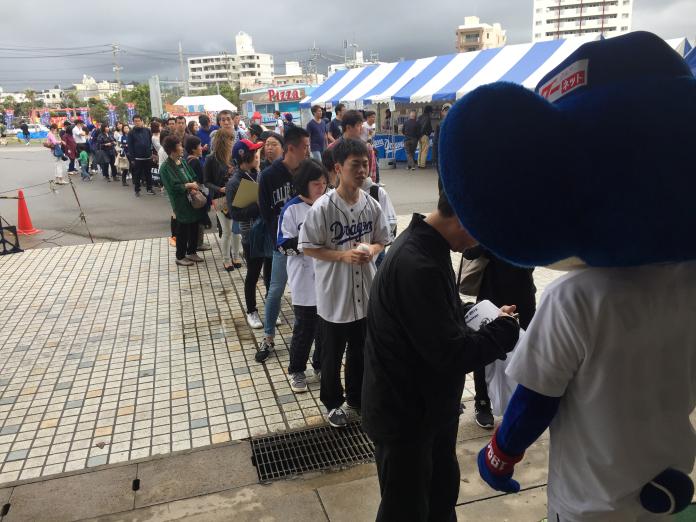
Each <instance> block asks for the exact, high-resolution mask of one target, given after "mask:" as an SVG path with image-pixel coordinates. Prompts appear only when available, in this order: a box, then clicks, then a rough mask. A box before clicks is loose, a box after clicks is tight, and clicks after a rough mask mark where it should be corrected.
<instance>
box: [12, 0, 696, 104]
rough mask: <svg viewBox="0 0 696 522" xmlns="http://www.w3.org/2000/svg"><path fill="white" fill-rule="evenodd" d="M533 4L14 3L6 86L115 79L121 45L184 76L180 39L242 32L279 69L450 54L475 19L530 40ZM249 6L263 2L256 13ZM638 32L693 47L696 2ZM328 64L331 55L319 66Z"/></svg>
mask: <svg viewBox="0 0 696 522" xmlns="http://www.w3.org/2000/svg"><path fill="white" fill-rule="evenodd" d="M532 4H533V2H532V0H488V1H484V0H478V1H470V0H429V1H428V2H425V3H419V4H415V5H418V8H413V9H411V10H408V9H404V8H403V5H404V2H398V3H397V2H393V1H392V2H386V1H379V0H350V1H349V2H341V1H335V0H333V1H332V0H328V1H327V0H323V1H319V0H305V1H304V2H302V1H297V0H295V1H277V0H267V1H266V2H258V3H255V2H240V1H239V0H198V1H191V0H169V1H168V2H155V1H148V0H118V1H116V2H109V3H108V4H107V3H106V2H103V1H102V0H96V1H87V0H52V1H51V2H46V1H44V0H23V1H22V2H17V1H9V0H8V1H7V2H5V3H3V9H2V24H1V27H2V29H1V31H2V32H0V87H3V88H4V90H5V91H18V90H19V91H21V90H24V89H26V88H29V87H32V88H34V89H41V88H46V87H51V86H53V85H54V84H60V85H61V86H62V87H68V86H70V84H72V83H74V82H77V81H79V80H80V79H81V77H82V74H83V73H85V74H89V75H91V76H94V77H95V78H97V79H111V78H113V77H114V73H113V72H112V60H113V57H112V55H111V51H110V47H108V46H109V44H111V43H112V42H116V43H118V44H119V45H121V46H123V49H124V51H125V52H124V53H122V54H120V55H119V60H120V63H121V65H122V66H123V71H122V73H121V78H122V81H129V80H137V81H142V80H145V79H147V78H148V77H149V76H151V75H153V74H159V75H160V77H162V78H169V79H175V78H177V77H179V75H180V74H179V65H178V56H177V49H178V42H179V41H181V43H182V46H183V50H184V54H185V55H188V56H195V55H197V54H202V53H217V52H219V51H222V50H227V51H231V52H233V53H234V50H235V49H234V47H235V45H234V36H235V34H237V32H239V31H245V32H247V33H249V34H251V35H252V37H253V38H254V47H255V49H256V51H258V52H265V53H271V54H273V55H274V57H275V63H276V65H277V66H279V65H282V64H283V63H284V62H285V61H286V60H293V59H295V60H304V59H307V57H308V52H307V49H309V48H310V47H311V46H312V45H313V43H314V42H316V45H317V46H318V47H319V48H320V49H321V52H322V53H323V54H324V55H325V56H326V57H327V58H330V59H333V60H335V61H342V60H339V57H341V56H342V55H343V40H344V39H345V40H348V41H353V39H354V40H355V42H357V43H358V44H359V45H360V48H362V49H363V50H364V51H365V52H366V54H367V53H369V52H370V51H374V52H377V53H379V57H380V59H381V60H383V61H391V60H397V59H398V58H400V57H404V58H407V59H412V58H420V57H425V56H432V55H437V54H447V53H451V52H454V50H455V49H454V42H455V38H454V31H455V28H456V26H457V25H459V24H461V23H464V17H465V16H467V15H478V16H479V17H480V18H481V20H482V21H484V22H487V23H493V22H500V23H501V24H502V25H503V27H504V28H505V29H506V30H507V33H508V43H524V42H529V41H531V33H532V10H533V8H532ZM242 5H245V6H256V5H258V6H259V8H258V9H256V10H255V11H251V10H248V9H244V8H241V7H240V6H242ZM633 29H634V30H638V29H640V30H649V31H653V32H655V33H657V34H658V35H660V36H662V37H663V38H677V37H683V36H686V37H688V38H689V40H690V41H691V42H692V43H693V40H694V36H695V35H696V1H694V0H634V10H633ZM27 48H33V49H31V50H27ZM68 54H72V55H74V56H66V55H68ZM48 55H50V56H51V57H44V56H48ZM329 63H331V62H330V61H328V60H323V61H322V63H321V64H320V65H321V68H320V72H326V66H327V65H328V64H329ZM277 69H281V68H279V67H277ZM321 69H324V70H323V71H322V70H321ZM278 72H281V70H278ZM282 72H284V70H283V71H282Z"/></svg>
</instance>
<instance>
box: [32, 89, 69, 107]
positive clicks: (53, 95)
mask: <svg viewBox="0 0 696 522" xmlns="http://www.w3.org/2000/svg"><path fill="white" fill-rule="evenodd" d="M36 99H37V100H41V101H42V102H44V106H45V107H60V104H61V102H62V101H63V89H44V90H43V91H41V92H40V93H38V94H37V95H36Z"/></svg>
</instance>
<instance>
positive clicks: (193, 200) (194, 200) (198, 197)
mask: <svg viewBox="0 0 696 522" xmlns="http://www.w3.org/2000/svg"><path fill="white" fill-rule="evenodd" d="M203 189H204V187H201V188H200V189H198V190H196V191H194V192H188V193H187V194H186V197H187V198H188V200H189V203H190V204H191V206H192V207H193V208H195V209H199V208H204V207H205V206H206V205H207V204H208V197H207V196H206V194H205V193H204V192H203Z"/></svg>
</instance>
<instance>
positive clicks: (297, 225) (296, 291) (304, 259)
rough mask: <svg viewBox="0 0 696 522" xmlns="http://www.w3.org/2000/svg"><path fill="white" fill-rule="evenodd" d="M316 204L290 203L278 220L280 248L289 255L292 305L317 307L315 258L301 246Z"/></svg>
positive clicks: (300, 200)
mask: <svg viewBox="0 0 696 522" xmlns="http://www.w3.org/2000/svg"><path fill="white" fill-rule="evenodd" d="M311 208H312V205H310V204H308V203H305V202H304V201H302V199H301V198H300V197H299V196H295V197H294V198H292V199H291V200H290V201H288V202H287V203H286V204H285V206H284V207H283V210H281V211H280V217H279V218H278V240H277V244H276V246H277V248H278V250H279V251H280V252H282V253H283V254H285V255H286V256H288V263H287V267H288V285H289V286H290V292H291V294H292V304H293V305H298V306H317V294H316V289H315V287H314V259H312V258H311V257H308V256H305V255H303V254H302V252H301V251H300V250H299V248H298V246H297V242H298V237H299V235H300V230H301V229H302V223H304V220H305V218H306V217H307V213H309V211H310V209H311Z"/></svg>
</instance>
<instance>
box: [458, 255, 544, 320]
mask: <svg viewBox="0 0 696 522" xmlns="http://www.w3.org/2000/svg"><path fill="white" fill-rule="evenodd" d="M477 255H482V256H485V257H487V258H488V264H487V265H486V268H484V270H483V277H482V278H481V288H479V294H478V296H477V299H476V300H477V301H483V300H484V299H488V300H489V301H490V302H492V303H493V304H494V305H496V306H503V305H513V304H514V305H515V306H517V310H515V311H516V312H517V313H519V314H520V326H521V327H522V328H525V329H526V328H527V327H528V326H529V323H531V322H532V318H533V317H534V312H535V311H536V286H535V285H534V276H533V273H534V269H533V268H522V267H519V266H515V265H511V264H510V263H508V262H507V261H503V260H502V259H500V258H498V257H496V256H495V255H494V254H493V253H492V252H489V251H488V250H486V249H485V248H483V247H481V246H478V247H475V248H472V249H470V250H468V251H467V252H466V253H465V256H466V257H467V258H468V259H474V258H475V257H477Z"/></svg>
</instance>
